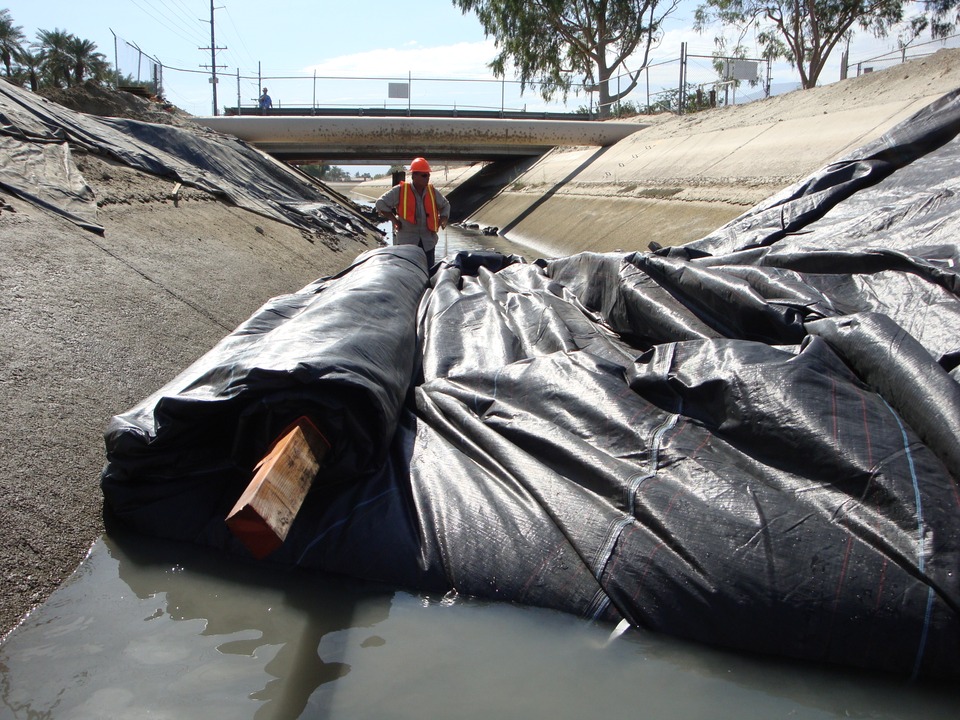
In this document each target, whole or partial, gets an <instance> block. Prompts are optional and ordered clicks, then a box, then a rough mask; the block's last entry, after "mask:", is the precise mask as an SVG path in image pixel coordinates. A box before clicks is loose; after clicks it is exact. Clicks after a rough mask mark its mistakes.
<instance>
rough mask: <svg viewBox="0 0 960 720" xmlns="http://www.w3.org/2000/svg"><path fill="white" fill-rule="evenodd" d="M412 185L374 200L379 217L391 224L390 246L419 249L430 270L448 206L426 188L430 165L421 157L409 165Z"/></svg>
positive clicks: (399, 186) (400, 186) (405, 184)
mask: <svg viewBox="0 0 960 720" xmlns="http://www.w3.org/2000/svg"><path fill="white" fill-rule="evenodd" d="M410 174H411V175H412V176H413V182H406V181H402V182H400V183H398V184H396V185H394V186H393V187H392V188H390V189H389V190H387V192H385V193H384V194H383V195H381V196H380V199H379V200H377V204H376V206H375V207H376V210H377V212H378V213H380V216H381V217H384V218H386V219H387V220H390V221H392V222H393V244H394V245H419V246H420V247H421V248H423V251H424V252H425V253H426V254H427V267H428V268H430V267H433V263H434V259H435V258H434V256H435V253H436V249H437V240H438V239H439V236H438V235H437V231H438V230H440V229H441V228H445V227H446V226H447V221H448V220H449V219H450V203H449V202H448V201H447V199H446V198H445V197H444V196H443V195H441V194H440V193H439V192H437V189H436V188H435V187H434V186H433V185H431V184H430V164H429V163H428V162H427V161H426V160H425V159H424V158H422V157H418V158H415V159H414V161H413V162H412V163H410Z"/></svg>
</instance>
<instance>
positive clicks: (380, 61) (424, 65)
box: [304, 40, 496, 79]
mask: <svg viewBox="0 0 960 720" xmlns="http://www.w3.org/2000/svg"><path fill="white" fill-rule="evenodd" d="M495 55H496V49H495V47H494V44H493V40H485V41H483V42H461V43H456V44H454V45H440V46H437V47H420V46H417V45H416V44H415V43H412V44H411V46H409V47H402V48H383V49H379V50H368V51H365V52H359V53H353V54H350V55H341V56H339V57H335V58H330V59H329V60H324V61H322V62H319V63H317V64H315V65H310V66H308V67H306V68H304V72H306V73H313V72H316V73H317V75H327V76H330V75H349V76H354V77H403V76H405V75H406V74H407V73H412V74H413V75H417V76H420V77H445V78H458V79H465V78H484V79H489V78H490V77H491V74H490V70H489V68H488V67H487V64H488V63H489V62H490V61H491V60H493V58H494V56H495Z"/></svg>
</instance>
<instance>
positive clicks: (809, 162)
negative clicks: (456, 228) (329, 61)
mask: <svg viewBox="0 0 960 720" xmlns="http://www.w3.org/2000/svg"><path fill="white" fill-rule="evenodd" d="M957 88H960V50H941V51H939V52H937V53H936V54H934V55H931V56H929V57H926V58H923V59H919V60H914V61H911V62H908V63H905V64H903V65H899V66H896V67H894V68H891V69H889V70H885V71H883V72H877V73H871V74H868V75H863V76H861V77H859V78H852V79H849V80H844V81H841V82H837V83H833V84H831V85H827V86H824V87H820V88H814V89H811V90H802V91H799V90H798V91H796V92H793V93H790V94H787V95H781V96H777V97H773V98H769V99H766V100H762V101H757V102H753V103H750V104H749V105H741V106H734V107H725V108H717V109H715V110H709V111H705V112H699V113H694V114H690V115H685V116H680V117H677V116H664V117H660V118H654V124H653V125H651V126H650V127H647V128H644V129H642V130H640V131H638V132H636V133H634V134H632V135H630V136H629V137H627V138H626V139H624V140H621V141H620V142H618V143H616V144H615V145H612V146H609V147H606V148H596V147H590V148H557V149H554V150H552V151H550V152H548V153H547V154H546V155H544V156H543V157H542V158H540V160H539V161H537V162H536V163H535V164H534V165H533V166H532V167H530V168H529V169H528V170H526V171H525V172H523V173H522V174H520V175H519V177H516V179H514V180H513V181H512V182H510V183H509V184H507V185H506V186H505V187H503V189H502V190H501V191H500V192H499V193H497V194H496V195H495V196H494V197H493V198H492V199H490V200H489V201H487V202H486V203H485V204H483V205H482V206H481V207H479V209H477V210H476V211H474V212H473V213H472V215H471V216H470V217H469V220H470V221H472V222H476V223H479V224H480V225H483V226H487V225H490V226H496V227H498V228H499V229H500V232H501V233H503V234H505V235H506V236H507V237H508V238H509V239H510V240H512V241H513V242H517V243H521V244H523V245H526V246H528V247H531V248H532V249H533V250H535V251H537V252H538V253H540V254H541V255H544V256H558V255H568V254H571V253H575V252H579V251H584V250H592V251H597V252H605V251H611V250H646V249H647V248H648V244H649V243H650V242H651V241H655V242H657V243H660V244H661V245H679V244H683V243H686V242H689V241H692V240H696V239H698V238H700V237H702V236H704V235H706V234H707V233H709V232H711V231H713V230H714V229H716V228H717V227H719V226H721V225H723V224H724V223H726V222H728V221H730V220H732V219H733V218H735V217H737V216H738V215H740V214H741V213H743V212H745V211H746V210H748V209H749V208H751V207H752V206H754V205H755V204H757V203H759V202H760V201H762V200H764V199H766V198H768V197H769V196H771V195H773V194H774V193H776V192H778V191H780V190H782V189H783V188H785V187H787V186H789V185H792V184H793V183H794V182H797V181H798V180H801V179H802V178H804V177H806V176H807V175H809V174H810V173H812V172H813V171H815V170H817V169H818V168H820V167H822V166H824V165H826V164H827V163H829V162H831V161H832V160H835V159H837V158H840V157H842V156H843V155H844V154H846V153H848V152H850V151H852V150H854V149H856V148H858V147H860V146H861V145H864V144H865V143H867V142H870V141H871V140H874V139H876V138H877V137H879V136H881V135H882V134H883V133H884V132H886V131H887V130H888V129H890V128H891V127H893V126H894V125H896V124H897V123H898V122H900V121H902V120H904V119H906V118H907V117H909V116H910V115H912V114H913V113H914V112H916V111H917V110H919V109H920V108H922V107H924V106H925V105H927V104H929V103H930V102H933V101H934V100H936V99H937V98H939V97H941V96H942V95H944V94H945V93H947V92H950V91H951V90H954V89H957ZM644 119H645V120H646V119H647V118H644ZM441 168H442V165H441ZM471 172H472V171H471V170H466V169H460V170H457V171H455V172H452V171H448V172H443V171H441V172H436V171H435V172H434V178H433V179H434V182H435V183H436V184H437V185H438V186H439V187H441V188H442V189H444V191H448V190H449V189H451V188H452V187H454V186H455V185H457V184H458V183H460V182H463V181H465V180H466V179H467V178H468V177H470V175H471ZM388 184H389V179H388V178H387V179H384V180H382V181H381V182H380V185H376V184H374V183H364V185H365V186H367V187H366V188H365V189H363V190H361V192H363V193H365V194H370V195H371V196H372V197H376V196H377V195H379V193H380V192H383V190H385V189H386V188H387V186H388ZM381 186H382V187H381ZM377 190H379V192H378V191H377ZM534 254H536V253H534Z"/></svg>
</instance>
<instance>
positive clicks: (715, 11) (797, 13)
mask: <svg viewBox="0 0 960 720" xmlns="http://www.w3.org/2000/svg"><path fill="white" fill-rule="evenodd" d="M907 1H908V0H706V2H705V3H704V4H703V5H700V6H699V7H698V8H697V10H696V13H695V27H696V28H697V30H699V31H701V32H703V31H704V30H705V29H706V27H707V26H708V25H712V24H713V23H715V22H718V21H719V22H720V23H721V24H723V25H724V26H732V27H736V28H738V29H739V30H740V33H741V35H740V37H741V38H743V37H744V36H745V34H746V33H747V32H748V31H750V30H753V31H755V32H756V38H757V43H758V44H759V46H760V48H761V51H762V53H763V56H764V57H765V58H766V57H770V58H776V57H783V58H786V59H787V60H789V61H790V62H791V63H792V64H793V66H794V67H796V68H797V71H798V72H799V73H800V81H801V84H802V85H803V87H805V88H809V87H814V86H815V85H816V84H817V80H818V79H819V78H820V73H821V72H822V71H823V68H824V67H825V66H826V63H827V59H828V58H829V57H830V54H831V53H832V52H833V50H834V48H836V46H837V44H838V43H839V42H840V41H841V40H843V39H845V38H847V37H849V36H850V35H851V34H852V33H853V31H854V28H855V27H858V28H860V29H862V30H870V31H871V32H873V33H874V34H876V35H878V36H880V35H884V34H886V32H887V31H888V30H889V28H890V26H891V25H893V24H895V23H897V22H900V20H902V19H903V7H904V4H905V3H906V2H907ZM941 1H942V2H952V3H954V4H955V3H957V2H958V1H960V0H941ZM718 41H719V38H718Z"/></svg>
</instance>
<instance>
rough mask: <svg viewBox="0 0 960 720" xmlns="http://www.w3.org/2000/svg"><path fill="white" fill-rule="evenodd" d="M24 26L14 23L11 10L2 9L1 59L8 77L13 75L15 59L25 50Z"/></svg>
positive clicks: (0, 26)
mask: <svg viewBox="0 0 960 720" xmlns="http://www.w3.org/2000/svg"><path fill="white" fill-rule="evenodd" d="M26 39H27V38H26V36H25V35H24V34H23V28H22V27H20V26H19V25H14V24H13V18H12V17H11V16H10V11H9V10H7V9H6V8H4V9H3V10H0V60H2V61H3V65H4V68H5V69H6V71H7V73H6V74H7V77H8V78H10V77H11V76H12V75H13V61H14V60H16V59H17V58H19V56H20V53H22V52H23V45H22V43H23V41H24V40H26Z"/></svg>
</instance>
